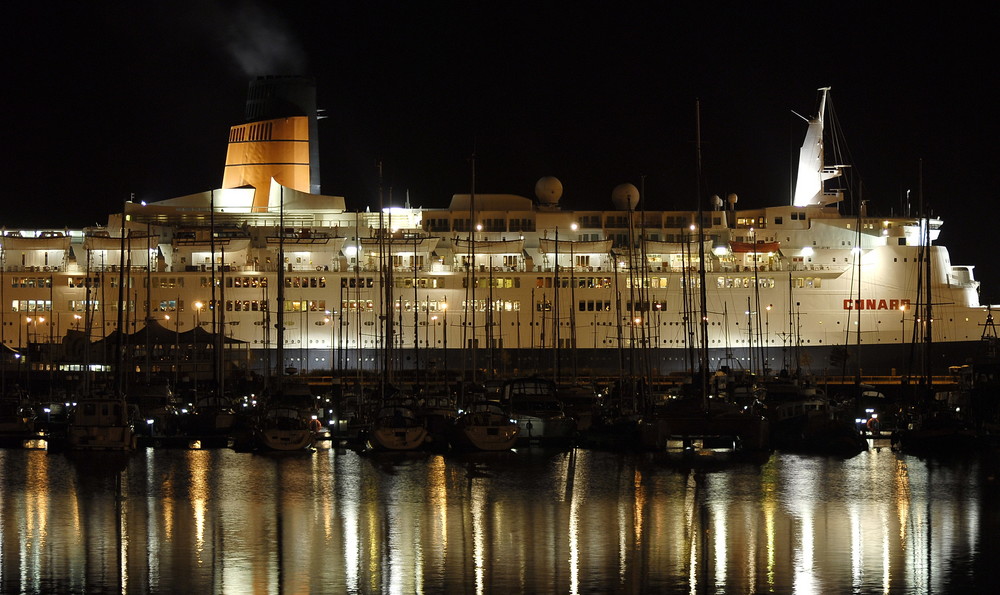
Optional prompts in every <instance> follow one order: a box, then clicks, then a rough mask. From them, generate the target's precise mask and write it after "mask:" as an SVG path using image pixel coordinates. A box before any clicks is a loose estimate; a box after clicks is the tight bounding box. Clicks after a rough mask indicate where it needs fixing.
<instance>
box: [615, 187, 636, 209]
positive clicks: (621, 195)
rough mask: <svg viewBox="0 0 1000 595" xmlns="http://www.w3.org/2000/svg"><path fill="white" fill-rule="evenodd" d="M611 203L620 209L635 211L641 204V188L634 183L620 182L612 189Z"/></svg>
mask: <svg viewBox="0 0 1000 595" xmlns="http://www.w3.org/2000/svg"><path fill="white" fill-rule="evenodd" d="M611 203H612V204H613V205H615V208H616V209H618V210H619V211H626V210H628V211H634V210H635V207H636V205H638V204H639V189H638V188H636V187H635V186H633V185H632V184H619V185H617V186H615V189H614V190H612V191H611Z"/></svg>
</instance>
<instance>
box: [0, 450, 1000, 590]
mask: <svg viewBox="0 0 1000 595" xmlns="http://www.w3.org/2000/svg"><path fill="white" fill-rule="evenodd" d="M730 456H731V455H730V454H728V453H722V452H715V451H701V452H695V453H689V454H684V453H667V454H664V453H657V454H648V453H634V454H633V453H630V454H623V453H610V452H602V451H596V450H587V449H572V450H559V451H549V450H537V449H530V450H519V451H512V452H507V453H490V454H489V456H487V455H484V454H479V455H465V456H463V455H452V454H446V455H441V454H429V453H423V454H408V455H394V456H379V455H368V454H360V453H357V452H354V451H351V450H344V449H335V448H320V449H319V450H317V451H316V452H315V453H311V454H296V455H281V456H264V455H257V454H250V453H240V452H235V451H233V450H230V449H225V448H223V449H210V450H185V449H162V448H161V449H153V448H149V449H143V450H140V451H138V452H136V453H134V454H132V455H130V456H128V457H127V458H121V459H114V458H110V459H109V458H102V456H101V455H88V456H87V457H86V458H83V459H76V458H73V457H72V455H71V454H59V453H54V452H48V451H45V450H20V449H6V450H0V591H2V592H4V593H17V592H26V593H52V592H60V593H70V592H73V593H172V592H186V593H445V592H447V593H848V592H853V593H949V592H985V591H991V590H993V588H994V587H995V586H996V585H997V583H998V582H1000V581H998V580H997V578H996V577H997V576H998V573H1000V570H998V569H997V568H996V563H997V562H998V561H1000V557H998V556H997V546H996V545H995V540H996V535H997V534H998V529H1000V512H998V510H997V506H996V495H997V493H998V492H1000V490H998V489H997V487H996V486H995V484H994V478H993V469H992V468H990V465H989V464H988V463H987V462H986V461H985V458H981V457H979V456H972V455H970V456H968V457H961V458H959V459H957V460H947V461H941V460H935V459H923V458H917V457H913V456H909V455H904V454H901V453H898V452H894V451H892V450H891V449H890V448H889V445H888V443H887V442H886V443H885V444H882V443H880V442H873V443H872V444H871V448H870V449H869V450H868V451H867V452H863V453H861V454H859V455H857V456H854V457H852V458H849V459H839V458H831V457H821V456H804V455H797V454H789V453H781V452H776V453H773V454H771V455H770V456H769V457H768V456H767V455H765V456H764V457H763V458H759V459H757V460H749V459H747V460H744V459H733V458H730Z"/></svg>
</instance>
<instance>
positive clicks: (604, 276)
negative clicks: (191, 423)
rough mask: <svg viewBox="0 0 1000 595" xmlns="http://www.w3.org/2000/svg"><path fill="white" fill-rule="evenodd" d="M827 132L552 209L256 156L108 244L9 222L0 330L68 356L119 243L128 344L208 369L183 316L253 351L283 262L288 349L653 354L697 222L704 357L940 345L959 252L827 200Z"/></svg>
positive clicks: (344, 361)
mask: <svg viewBox="0 0 1000 595" xmlns="http://www.w3.org/2000/svg"><path fill="white" fill-rule="evenodd" d="M823 97H824V101H825V91H824V94H823ZM821 114H822V112H821ZM817 124H818V127H819V128H818V130H817V128H816V126H817ZM821 139H822V116H819V117H817V118H816V119H814V120H812V121H811V123H810V125H809V132H808V134H807V136H806V141H805V143H804V146H803V149H802V155H803V159H804V160H805V161H807V162H809V163H813V164H814V165H815V168H813V169H812V171H811V172H808V174H809V175H804V174H802V173H801V171H800V176H799V178H798V185H797V188H796V197H795V200H794V204H793V205H784V206H774V207H766V208H759V209H745V210H737V209H736V200H735V197H731V198H730V200H728V201H726V202H723V201H721V200H718V199H716V200H714V201H713V205H712V209H711V210H705V211H704V214H703V219H702V220H701V221H698V220H697V211H696V210H694V209H692V210H691V211H663V210H657V209H656V208H655V206H656V205H652V204H642V202H641V201H639V198H640V197H638V192H637V191H636V190H635V188H634V187H633V186H631V185H628V186H629V187H628V188H624V187H620V188H618V189H616V190H615V195H614V197H613V198H614V202H613V204H612V203H609V207H613V208H611V209H609V210H586V211H581V210H569V209H564V208H562V206H561V205H560V200H561V195H562V185H561V184H560V183H559V181H558V180H556V179H554V178H544V179H543V180H540V181H539V183H538V185H537V186H536V194H537V195H538V196H537V200H532V199H531V198H527V197H522V196H516V195H499V194H475V195H472V196H470V195H455V196H454V197H452V200H451V204H450V205H449V206H447V207H445V208H418V207H409V206H406V207H398V206H394V207H389V208H386V209H384V210H383V211H382V212H370V211H367V210H366V211H365V212H350V211H347V210H346V208H345V202H344V200H343V198H340V197H335V196H323V195H318V194H313V193H310V192H306V191H302V190H297V189H294V188H292V187H289V186H285V185H282V184H281V183H280V182H279V181H277V180H276V179H275V178H274V177H272V178H271V179H270V181H269V184H268V187H267V188H257V189H254V188H227V189H219V190H216V191H211V192H205V193H202V194H197V195H191V196H185V197H180V198H175V199H171V200H166V201H162V202H158V203H152V204H136V203H126V204H125V208H124V215H125V217H126V224H125V226H124V228H125V229H127V230H128V237H127V238H126V241H125V242H124V244H125V250H124V251H123V250H122V241H121V229H122V228H123V226H122V224H121V215H120V214H116V215H112V216H111V217H110V218H109V223H108V225H107V226H106V227H102V228H88V229H83V230H34V231H26V230H21V231H16V232H15V231H10V230H8V231H6V232H5V235H4V236H3V237H2V238H0V245H2V256H3V262H2V264H3V286H4V291H3V308H2V311H3V329H4V332H3V337H2V339H3V343H4V344H5V345H7V346H8V347H10V348H12V349H15V350H20V351H22V352H25V353H27V348H28V345H29V344H42V345H50V347H49V348H48V350H47V353H48V354H49V355H48V361H47V362H46V361H41V360H40V357H41V358H44V357H45V356H36V357H35V358H34V359H35V361H34V364H33V365H35V366H44V365H50V366H67V365H74V364H75V363H76V364H78V363H80V362H82V361H83V359H82V357H83V356H82V355H81V353H82V351H83V348H82V345H84V344H85V338H86V337H88V336H89V338H90V340H92V341H96V340H98V339H101V338H102V337H104V336H106V335H108V334H110V333H112V332H113V331H114V330H115V329H116V326H117V309H118V299H119V298H118V292H119V288H118V284H119V267H120V266H123V265H122V263H125V264H124V266H125V267H126V269H127V274H126V275H125V277H126V278H127V283H126V287H127V291H126V292H124V294H123V295H124V298H123V299H124V303H125V304H126V308H127V312H128V315H127V317H126V319H127V320H128V322H127V324H128V326H127V329H126V330H127V331H128V332H129V333H130V334H131V333H133V332H136V331H139V330H140V329H142V328H143V326H144V325H145V321H146V320H152V321H155V323H156V326H157V327H158V328H155V329H154V330H156V331H157V333H158V334H156V337H157V338H156V339H151V340H150V341H151V342H147V343H145V344H140V345H136V346H135V348H136V349H137V350H138V351H141V352H142V353H143V356H142V357H137V359H136V361H137V362H138V364H137V365H139V366H140V367H141V366H142V365H145V364H143V362H144V361H145V362H149V365H151V366H153V368H154V369H155V371H158V372H165V373H170V372H171V371H173V372H175V373H176V372H177V370H178V369H180V370H182V371H183V373H184V374H195V375H198V374H208V370H209V368H208V367H207V366H206V365H205V364H204V363H200V364H199V362H197V361H192V360H191V358H190V354H188V355H185V354H184V353H183V349H182V348H181V345H182V344H184V343H185V342H187V341H188V338H189V335H184V333H189V331H191V330H192V329H193V328H195V327H196V326H198V327H202V328H204V329H205V330H206V331H211V330H213V328H214V329H215V330H218V331H220V332H223V333H224V334H225V336H226V337H227V338H230V339H232V340H235V341H230V342H229V344H228V346H227V352H228V353H227V356H226V359H227V361H228V365H229V366H232V367H244V368H246V367H249V368H256V367H258V366H259V363H258V362H259V361H260V360H261V359H263V358H266V357H269V356H268V355H266V354H268V353H270V351H271V350H273V348H274V347H275V341H276V340H277V337H278V333H277V332H275V329H274V325H275V323H276V312H275V308H276V307H277V301H276V300H277V287H278V277H279V268H281V269H282V273H283V277H284V299H285V303H284V309H285V315H284V324H285V330H284V333H283V335H284V356H285V361H284V362H283V364H284V366H286V367H287V366H290V367H296V368H299V369H324V370H325V369H333V370H354V369H358V368H363V369H370V370H378V369H381V368H382V367H384V366H385V365H391V366H395V367H398V368H421V369H429V368H436V369H443V368H446V367H450V368H451V369H452V370H458V369H467V368H469V367H470V366H471V367H475V368H477V369H491V370H497V371H498V372H503V371H506V372H508V373H511V372H513V371H514V370H515V369H516V370H517V371H518V372H521V373H526V372H532V371H551V370H553V369H555V370H560V369H561V371H562V373H563V375H567V376H568V375H569V374H570V371H571V370H572V372H573V373H574V374H576V373H579V374H586V373H593V374H614V373H616V372H617V371H619V370H624V371H626V372H627V371H630V369H631V370H635V369H636V368H648V369H650V370H653V371H658V372H660V373H666V372H670V371H674V370H683V369H687V368H688V367H689V362H690V356H689V351H690V350H689V349H688V348H689V347H690V346H692V342H693V341H697V340H698V332H697V331H696V328H697V320H698V316H699V314H700V313H699V312H698V304H699V301H698V299H697V293H698V291H697V290H698V285H699V283H700V282H701V276H700V275H699V269H700V268H701V266H702V265H701V263H700V262H699V257H698V255H699V249H698V248H699V246H698V244H697V242H698V240H699V238H702V239H703V241H704V242H705V248H706V249H705V251H704V253H705V255H706V260H705V263H704V269H705V275H704V280H705V281H704V282H705V283H706V287H705V289H706V295H707V312H706V314H705V315H706V316H707V318H708V342H709V345H708V347H709V349H710V354H711V355H710V359H711V362H712V365H713V366H721V365H730V366H741V367H747V368H754V369H759V370H764V369H767V370H770V371H775V370H779V369H782V368H795V367H804V368H808V369H812V370H814V371H819V370H826V371H829V372H835V371H839V369H840V368H841V367H845V368H846V369H847V371H848V373H852V372H853V371H854V370H855V369H856V368H857V367H858V364H859V362H860V366H861V367H862V368H864V371H865V373H871V374H875V373H889V372H890V371H892V370H895V371H897V372H900V373H902V372H905V370H906V366H907V362H906V360H905V357H906V356H907V354H908V353H910V352H911V351H912V349H911V346H912V345H913V344H914V342H916V343H917V344H918V345H919V346H921V347H926V345H927V344H930V343H932V344H933V345H934V346H935V350H936V351H935V352H936V353H937V354H938V355H937V357H938V359H936V360H935V362H934V363H935V365H936V366H941V367H946V366H947V365H950V364H953V363H955V360H954V359H953V358H954V357H958V354H960V353H961V350H962V349H964V348H966V347H967V346H968V345H969V344H971V343H974V342H976V341H978V340H979V339H980V336H981V332H982V331H981V329H982V327H981V325H982V324H983V323H984V321H985V318H986V312H985V308H983V307H981V306H980V304H979V298H978V283H977V281H976V280H975V277H974V274H973V267H972V266H964V265H963V266H959V265H953V264H952V263H951V260H950V258H949V255H948V251H947V249H946V248H944V247H943V246H938V245H933V242H934V241H935V240H936V239H937V237H938V234H939V231H940V228H941V225H942V222H941V220H940V219H937V218H933V217H931V218H921V217H917V216H906V217H900V216H895V217H877V216H868V215H863V216H860V217H859V216H855V215H850V216H846V215H843V214H842V213H841V209H842V203H841V202H840V196H839V195H838V194H837V193H835V192H833V193H831V192H829V191H824V189H823V185H822V180H824V179H828V178H830V177H833V176H834V175H837V173H838V172H839V167H836V168H833V167H826V166H824V165H823V163H822V149H821V146H822V141H821ZM238 140H239V139H237V141H238ZM817 151H818V153H817ZM817 159H818V160H817ZM800 169H801V166H800ZM623 188H624V189H623ZM263 192H266V193H267V200H266V207H263V206H262V205H263V204H265V201H264V200H263V199H262V198H261V194H262V193H263ZM806 195H808V196H806ZM213 207H214V212H213ZM281 222H283V226H282V225H281ZM926 226H929V229H926ZM925 238H929V239H930V242H931V245H924V244H926V243H927V242H926V239H925ZM922 255H925V256H926V258H929V259H930V264H931V266H930V267H929V270H930V275H931V277H930V278H929V279H926V280H925V279H923V276H926V270H927V269H926V267H923V266H920V258H921V256H922ZM213 279H214V283H215V284H216V291H215V300H216V303H215V304H213V303H212V294H213V291H212V283H213ZM925 283H929V284H930V300H931V303H932V304H933V310H932V312H933V313H932V316H933V324H932V326H931V328H932V333H933V337H932V341H931V342H928V341H927V340H926V339H927V338H926V336H925V331H926V328H927V327H926V321H925V320H923V317H924V316H925V315H924V314H922V312H924V309H923V307H922V304H925V303H926V301H927V300H926V299H925V297H924V290H925V288H926V285H925ZM88 285H89V287H90V291H89V292H88ZM918 290H919V292H918ZM88 307H89V308H90V310H91V312H92V316H90V317H88V316H86V311H87V308H88ZM213 325H214V326H213ZM88 326H89V329H88V328H87V327H88ZM150 334H151V335H152V334H154V333H150ZM189 334H190V333H189ZM171 336H174V338H175V343H174V345H170V344H169V342H170V337H171ZM193 341H194V342H195V343H196V340H193ZM52 345H56V346H58V347H54V346H52ZM146 345H150V351H151V353H150V355H149V356H148V358H147V357H146V355H145V349H146ZM845 348H846V351H845ZM43 351H45V350H43ZM89 351H90V352H91V353H90V354H89V356H88V357H89V361H91V362H94V361H97V355H96V353H94V352H93V351H94V350H89ZM387 353H388V354H389V355H388V356H386V355H385V354H387ZM144 358H145V359H144ZM195 359H197V358H195ZM387 362H391V363H388V364H387Z"/></svg>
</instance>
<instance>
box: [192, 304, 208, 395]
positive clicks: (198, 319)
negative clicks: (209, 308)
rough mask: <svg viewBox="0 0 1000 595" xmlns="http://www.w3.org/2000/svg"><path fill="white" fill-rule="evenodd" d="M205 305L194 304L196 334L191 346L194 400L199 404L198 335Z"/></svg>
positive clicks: (193, 336) (194, 333) (193, 335)
mask: <svg viewBox="0 0 1000 595" xmlns="http://www.w3.org/2000/svg"><path fill="white" fill-rule="evenodd" d="M204 306H205V304H203V303H201V302H195V303H194V329H193V330H194V332H193V333H192V334H191V346H192V347H193V357H192V360H193V361H192V363H193V364H194V370H193V372H194V373H193V374H192V376H193V377H194V378H193V380H194V399H195V402H196V403H197V402H198V362H199V359H200V354H199V353H198V335H197V330H198V329H199V328H201V309H202V308H203V307H204Z"/></svg>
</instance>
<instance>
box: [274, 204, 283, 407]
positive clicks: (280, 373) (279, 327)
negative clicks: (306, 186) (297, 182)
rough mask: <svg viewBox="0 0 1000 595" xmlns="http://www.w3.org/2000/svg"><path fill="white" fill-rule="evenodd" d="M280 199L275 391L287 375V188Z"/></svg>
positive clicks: (279, 388) (275, 327) (279, 387)
mask: <svg viewBox="0 0 1000 595" xmlns="http://www.w3.org/2000/svg"><path fill="white" fill-rule="evenodd" d="M280 190H281V192H280V194H279V199H278V294H277V302H278V305H277V308H275V309H276V310H277V312H276V313H275V315H276V317H277V322H276V323H275V325H274V329H275V330H276V331H277V332H278V333H277V334H278V337H277V350H276V353H277V356H278V375H277V377H276V382H275V390H276V391H279V392H280V391H281V386H282V377H283V376H284V375H285V187H284V186H281V187H280Z"/></svg>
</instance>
